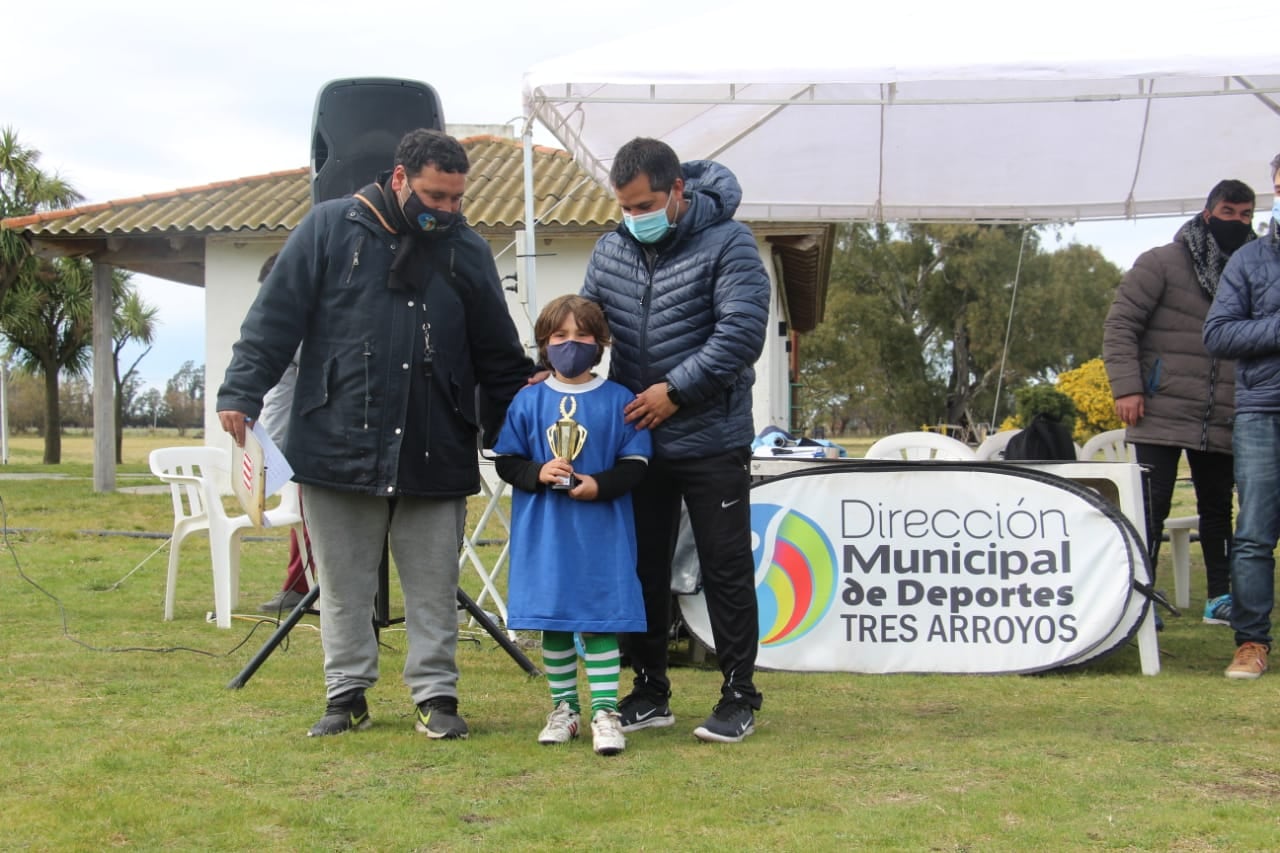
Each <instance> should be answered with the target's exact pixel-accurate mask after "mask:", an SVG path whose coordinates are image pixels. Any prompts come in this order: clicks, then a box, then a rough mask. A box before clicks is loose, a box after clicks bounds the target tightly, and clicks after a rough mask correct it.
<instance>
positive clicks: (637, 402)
mask: <svg viewBox="0 0 1280 853" xmlns="http://www.w3.org/2000/svg"><path fill="white" fill-rule="evenodd" d="M677 408H679V407H678V406H677V405H676V404H675V403H673V402H671V398H670V396H668V394H667V383H666V382H658V383H655V384H653V385H650V386H649V387H648V388H646V389H644V390H643V391H641V392H640V393H639V394H637V395H636V398H635V399H634V400H632V401H631V402H630V403H627V406H626V408H625V409H623V420H625V421H626V422H627V423H629V424H630V423H634V424H635V425H636V429H653V428H654V427H656V426H658V425H659V424H661V423H662V422H663V421H665V420H666V419H667V418H669V417H671V416H672V415H674V414H675V413H676V409H677Z"/></svg>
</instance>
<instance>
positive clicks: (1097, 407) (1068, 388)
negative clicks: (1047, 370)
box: [1057, 358, 1123, 444]
mask: <svg viewBox="0 0 1280 853" xmlns="http://www.w3.org/2000/svg"><path fill="white" fill-rule="evenodd" d="M1057 388H1058V390H1059V391H1061V392H1062V393H1064V394H1066V395H1067V396H1068V397H1070V398H1071V401H1072V402H1073V403H1075V404H1076V426H1075V431H1074V432H1073V433H1072V438H1074V439H1075V440H1076V442H1077V443H1079V444H1084V443H1085V442H1086V441H1088V440H1089V439H1090V438H1092V437H1093V436H1095V435H1097V434H1098V433H1100V432H1105V431H1106V430H1109V429H1119V428H1120V427H1121V426H1123V424H1121V423H1120V419H1119V418H1118V417H1116V408H1115V400H1114V398H1113V397H1112V396H1111V383H1110V382H1108V381H1107V370H1106V368H1105V367H1104V366H1103V364H1102V359H1100V358H1094V359H1090V360H1089V361H1086V362H1085V363H1084V364H1082V365H1080V366H1079V367H1077V368H1076V369H1075V370H1068V371H1067V372H1066V373H1060V374H1058V382H1057Z"/></svg>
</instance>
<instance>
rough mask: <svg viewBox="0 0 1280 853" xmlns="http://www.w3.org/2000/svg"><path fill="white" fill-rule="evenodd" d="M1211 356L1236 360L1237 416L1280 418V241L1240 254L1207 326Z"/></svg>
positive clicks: (1225, 275)
mask: <svg viewBox="0 0 1280 853" xmlns="http://www.w3.org/2000/svg"><path fill="white" fill-rule="evenodd" d="M1204 344H1205V346H1206V347H1207V348H1208V350H1209V352H1211V353H1213V354H1214V355H1216V356H1220V357H1222V358H1234V359H1235V360H1236V414H1242V413H1244V412H1267V413H1276V412H1280V241H1278V239H1277V233H1276V223H1275V222H1274V221H1273V222H1272V223H1271V235H1270V236H1269V237H1264V238H1262V239H1261V240H1254V241H1253V242H1251V243H1246V244H1245V245H1244V246H1242V247H1241V248H1239V249H1237V250H1236V252H1235V254H1233V255H1232V256H1231V260H1230V261H1228V262H1227V267H1226V269H1224V270H1223V271H1222V278H1220V279H1219V280H1218V292H1217V294H1216V295H1215V296H1214V300H1213V305H1212V306H1211V307H1210V308H1209V314H1208V316H1206V317H1205V320H1204Z"/></svg>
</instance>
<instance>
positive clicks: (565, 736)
mask: <svg viewBox="0 0 1280 853" xmlns="http://www.w3.org/2000/svg"><path fill="white" fill-rule="evenodd" d="M580 719H581V717H580V716H579V715H578V712H577V711H575V710H573V709H572V708H570V707H569V703H568V702H561V703H560V704H559V705H557V706H556V709H555V710H554V711H552V712H551V713H550V714H547V724H546V725H545V726H543V727H542V732H541V733H540V734H539V735H538V743H545V744H555V743H568V742H569V741H571V740H573V739H574V738H576V737H577V736H578V724H579V723H578V721H579V720H580Z"/></svg>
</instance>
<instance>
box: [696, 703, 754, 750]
mask: <svg viewBox="0 0 1280 853" xmlns="http://www.w3.org/2000/svg"><path fill="white" fill-rule="evenodd" d="M755 730H756V715H755V712H753V711H752V710H751V706H750V705H748V704H746V703H744V702H740V701H738V700H736V699H722V700H720V704H719V705H716V707H715V710H714V711H712V712H711V716H710V717H707V720H706V722H704V723H703V724H702V725H700V726H698V727H697V728H696V729H694V730H693V736H694V737H696V738H697V739H698V740H705V741H709V742H712V743H741V742H742V740H743V739H744V738H745V737H746V736H747V735H749V734H751V733H753V732H754V731H755Z"/></svg>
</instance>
